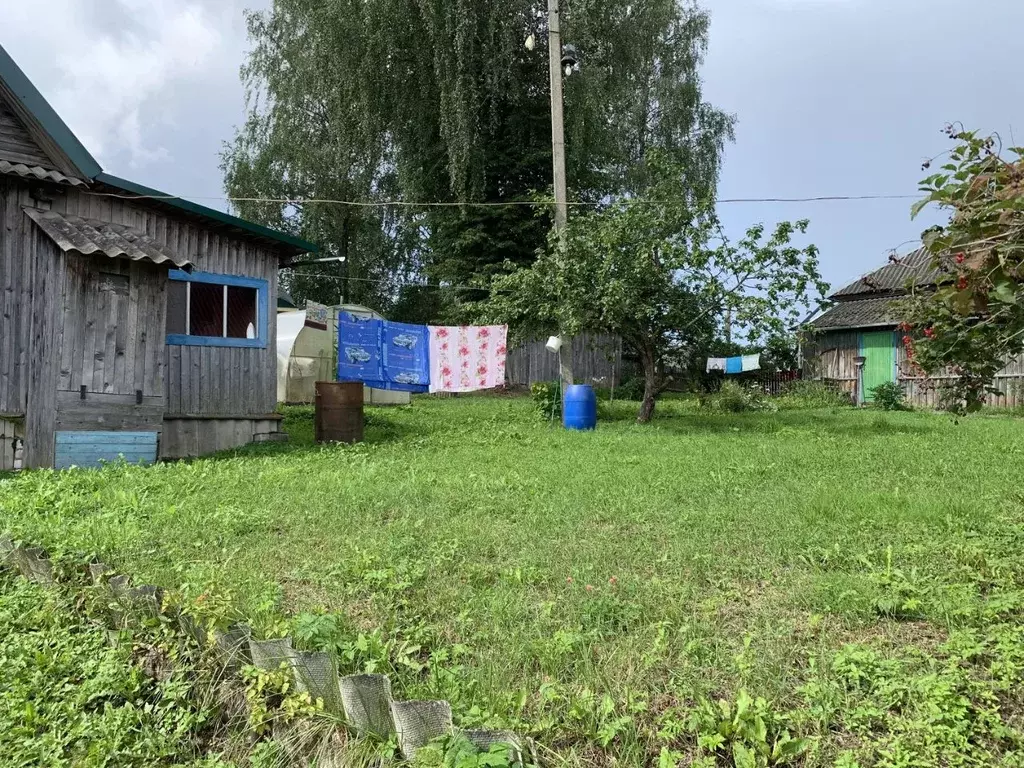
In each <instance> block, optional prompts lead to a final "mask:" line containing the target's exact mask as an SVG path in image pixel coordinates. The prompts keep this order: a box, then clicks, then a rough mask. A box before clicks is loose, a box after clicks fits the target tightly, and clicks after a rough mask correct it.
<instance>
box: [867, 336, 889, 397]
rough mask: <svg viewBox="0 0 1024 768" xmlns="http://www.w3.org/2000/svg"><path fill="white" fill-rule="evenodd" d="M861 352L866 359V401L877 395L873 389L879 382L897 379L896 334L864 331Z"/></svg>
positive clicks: (885, 382) (883, 382)
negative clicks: (873, 392) (873, 393)
mask: <svg viewBox="0 0 1024 768" xmlns="http://www.w3.org/2000/svg"><path fill="white" fill-rule="evenodd" d="M860 353H861V355H862V356H863V357H864V358H865V360H864V378H863V382H864V384H863V386H864V402H867V403H870V402H872V401H873V400H874V399H875V397H874V395H872V394H871V390H872V389H873V388H875V387H877V386H878V385H879V384H887V383H889V382H890V381H896V336H895V334H894V333H893V332H892V331H880V332H878V333H862V334H861V336H860Z"/></svg>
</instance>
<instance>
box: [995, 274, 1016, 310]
mask: <svg viewBox="0 0 1024 768" xmlns="http://www.w3.org/2000/svg"><path fill="white" fill-rule="evenodd" d="M995 294H996V298H997V299H999V300H1000V301H1001V302H1003V303H1004V304H1016V303H1017V287H1016V285H1015V284H1014V283H1013V281H1012V280H1010V279H1009V278H1004V279H1002V280H1000V281H998V282H997V283H996V284H995Z"/></svg>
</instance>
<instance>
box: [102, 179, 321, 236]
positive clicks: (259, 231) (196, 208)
mask: <svg viewBox="0 0 1024 768" xmlns="http://www.w3.org/2000/svg"><path fill="white" fill-rule="evenodd" d="M95 180H96V181H98V182H100V183H101V184H106V185H107V186H109V187H116V188H118V189H122V190H124V191H125V192H130V193H132V194H133V195H139V196H140V197H157V198H160V199H159V200H154V201H153V202H157V203H165V204H167V205H171V206H174V207H175V208H180V209H181V210H183V211H187V212H188V213H193V214H196V215H199V216H205V217H207V218H210V219H213V220H214V221H219V222H220V223H221V224H226V225H228V226H230V227H237V228H238V229H242V230H245V231H246V232H249V233H250V234H253V235H257V236H259V237H266V238H270V239H271V240H276V241H278V242H279V243H283V244H285V245H288V246H290V247H292V248H295V249H297V250H298V251H301V252H303V253H318V252H319V251H320V248H319V246H317V245H314V244H313V243H310V242H308V241H306V240H303V239H302V238H299V237H294V236H293V235H289V234H286V233H284V232H280V231H278V230H276V229H271V228H270V227H264V226H263V225H262V224H254V223H253V222H251V221H246V220H245V219H240V218H238V217H237V216H232V215H231V214H230V213H224V211H218V210H217V209H215V208H207V207H206V206H205V205H200V204H199V203H193V202H191V201H190V200H186V199H184V198H182V197H173V196H171V195H168V194H167V193H166V192H160V191H159V190H156V189H151V188H149V187H144V186H143V185H142V184H136V183H135V182H134V181H128V180H127V179H122V178H119V177H117V176H112V175H111V174H109V173H103V172H100V173H99V174H97V176H96V177H95Z"/></svg>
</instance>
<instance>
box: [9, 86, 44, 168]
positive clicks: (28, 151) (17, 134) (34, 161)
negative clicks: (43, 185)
mask: <svg viewBox="0 0 1024 768" xmlns="http://www.w3.org/2000/svg"><path fill="white" fill-rule="evenodd" d="M0 160H7V161H8V162H10V163H12V164H20V165H27V166H39V167H41V168H46V169H47V170H57V164H56V163H54V162H53V160H51V159H50V158H49V157H47V156H46V153H45V152H44V151H43V149H42V147H40V146H39V145H38V144H37V143H36V141H35V139H33V138H32V134H30V133H29V130H28V128H26V127H25V124H24V123H23V122H22V121H21V120H20V119H19V118H18V116H17V115H16V114H15V113H14V110H13V109H11V107H10V105H9V104H8V103H7V102H6V101H5V100H4V99H3V98H0Z"/></svg>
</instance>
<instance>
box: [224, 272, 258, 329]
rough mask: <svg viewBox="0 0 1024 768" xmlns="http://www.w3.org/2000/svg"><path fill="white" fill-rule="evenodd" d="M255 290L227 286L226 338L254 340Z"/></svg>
mask: <svg viewBox="0 0 1024 768" xmlns="http://www.w3.org/2000/svg"><path fill="white" fill-rule="evenodd" d="M256 336H257V331H256V289H255V288H239V287H237V286H234V285H229V286H228V338H229V339H249V338H252V339H255V338H256Z"/></svg>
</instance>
